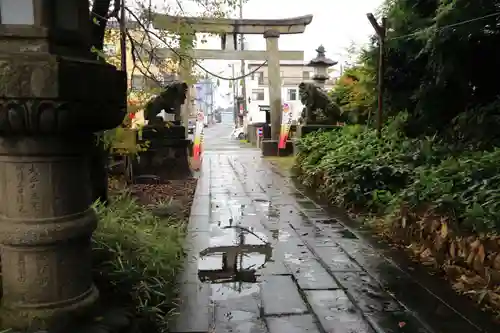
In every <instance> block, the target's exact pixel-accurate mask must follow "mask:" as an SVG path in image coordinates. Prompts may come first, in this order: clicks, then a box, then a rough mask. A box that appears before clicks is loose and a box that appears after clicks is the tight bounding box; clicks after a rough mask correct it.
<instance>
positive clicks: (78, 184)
mask: <svg viewBox="0 0 500 333" xmlns="http://www.w3.org/2000/svg"><path fill="white" fill-rule="evenodd" d="M0 60H1V61H0V62H1V63H2V64H4V65H2V67H1V74H2V80H4V82H5V83H4V84H2V85H1V87H0V96H3V97H1V98H0V250H1V263H2V280H3V281H2V291H3V296H2V308H1V309H0V315H1V317H2V326H3V327H6V328H14V329H20V330H23V331H33V330H35V329H47V328H48V329H50V328H52V327H54V326H60V325H61V324H64V323H69V322H70V321H71V320H72V318H74V317H75V316H79V315H81V314H83V313H85V312H86V311H87V310H89V308H90V307H91V306H92V305H93V304H94V302H95V301H96V300H97V298H98V291H97V289H96V288H95V287H94V284H93V282H92V276H91V236H92V232H93V231H94V229H95V228H96V226H97V217H96V215H95V212H94V210H93V209H92V208H91V204H92V194H91V187H90V186H91V182H90V172H89V167H90V163H89V155H90V152H91V150H92V149H93V148H94V147H95V140H94V135H93V133H94V132H96V131H100V130H104V129H109V128H112V127H115V126H116V125H118V124H119V123H120V122H121V121H122V120H123V118H124V116H125V105H126V95H125V92H126V78H125V76H124V75H123V73H121V72H117V71H116V69H115V68H114V67H112V66H109V65H104V64H100V63H98V62H95V61H92V60H89V59H87V60H86V61H83V62H80V61H78V60H75V59H74V58H65V57H61V56H54V55H50V54H48V53H38V54H36V55H31V54H25V55H23V57H14V56H12V55H8V54H3V55H0ZM76 78H78V79H76ZM5 96H9V97H5Z"/></svg>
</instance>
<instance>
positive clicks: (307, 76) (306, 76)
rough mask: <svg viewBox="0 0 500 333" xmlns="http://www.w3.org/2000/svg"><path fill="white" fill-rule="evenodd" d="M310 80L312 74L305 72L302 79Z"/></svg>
mask: <svg viewBox="0 0 500 333" xmlns="http://www.w3.org/2000/svg"><path fill="white" fill-rule="evenodd" d="M309 78H310V73H309V72H308V71H303V72H302V79H303V80H309Z"/></svg>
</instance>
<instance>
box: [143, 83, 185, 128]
mask: <svg viewBox="0 0 500 333" xmlns="http://www.w3.org/2000/svg"><path fill="white" fill-rule="evenodd" d="M187 90H188V85H187V84H186V83H185V82H180V81H174V82H171V83H169V84H167V86H166V87H165V89H164V90H163V91H162V92H161V93H160V94H159V95H158V96H156V97H154V98H153V99H151V100H150V101H149V102H148V103H147V104H146V107H145V108H144V119H146V120H147V121H148V122H149V123H156V122H158V121H160V120H162V119H161V118H160V117H158V114H159V113H161V111H162V110H165V112H166V113H170V114H174V115H175V120H180V113H181V105H182V104H184V101H185V100H186V95H187ZM162 121H163V120H162Z"/></svg>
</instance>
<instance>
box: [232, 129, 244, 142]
mask: <svg viewBox="0 0 500 333" xmlns="http://www.w3.org/2000/svg"><path fill="white" fill-rule="evenodd" d="M231 138H233V139H238V140H243V139H245V131H244V129H243V127H237V128H235V129H234V130H233V131H232V132H231Z"/></svg>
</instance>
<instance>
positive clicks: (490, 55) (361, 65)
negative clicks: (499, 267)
mask: <svg viewBox="0 0 500 333" xmlns="http://www.w3.org/2000/svg"><path fill="white" fill-rule="evenodd" d="M381 15H384V16H386V17H387V24H388V32H387V42H386V46H387V48H386V50H385V57H384V64H385V71H384V77H383V78H384V84H385V87H386V90H385V94H384V110H383V111H384V117H385V120H388V122H387V124H386V126H384V128H383V138H382V139H378V138H377V137H376V133H375V131H374V130H373V129H371V128H370V126H364V124H367V123H368V125H370V123H371V121H370V116H369V115H370V114H374V111H375V110H376V97H377V96H376V95H377V94H376V85H375V83H376V78H377V65H378V64H377V62H378V56H379V43H378V40H377V38H375V36H372V37H371V40H370V44H369V46H368V47H366V48H365V49H364V50H363V51H362V52H360V54H359V59H358V62H357V63H356V64H355V65H354V66H352V67H351V68H349V69H348V70H346V71H345V72H344V73H343V75H342V76H341V77H340V78H339V80H338V82H337V84H336V86H335V87H334V89H333V90H332V91H331V92H330V94H331V96H332V97H333V98H334V99H335V101H336V102H337V103H338V104H339V105H340V106H341V107H342V109H343V110H344V111H345V112H349V113H350V117H349V118H350V119H351V125H348V126H346V127H344V128H343V129H342V130H339V131H336V132H333V133H315V134H311V135H310V136H308V137H305V138H303V139H302V140H301V141H300V143H299V146H300V147H301V152H300V154H299V155H298V159H297V166H298V170H299V171H300V178H301V180H302V182H304V183H305V184H306V185H309V186H311V187H312V188H316V189H318V191H319V192H321V193H322V194H323V195H325V196H327V197H328V198H329V199H330V200H331V201H332V202H333V203H335V204H337V205H342V206H346V207H348V208H356V209H363V210H367V211H370V212H372V213H376V214H390V213H394V212H397V211H399V210H400V209H401V207H402V206H405V207H410V210H413V211H414V212H419V211H421V208H422V206H423V207H425V209H430V210H433V211H435V212H438V213H439V214H442V215H444V216H447V217H448V218H450V220H453V221H454V222H456V224H457V225H458V226H460V228H461V229H463V230H468V231H471V230H472V231H484V230H497V231H498V230H500V216H499V215H498V214H497V213H496V211H498V209H497V206H498V204H499V202H500V201H499V198H500V194H499V193H500V192H499V191H498V180H497V179H498V174H499V172H500V169H499V167H498V166H499V165H500V157H499V156H500V155H498V147H499V146H500V135H499V134H497V133H500V132H499V131H498V130H497V129H498V128H499V126H500V112H499V110H500V100H499V96H500V85H498V84H496V83H495V82H494V81H493V80H491V79H490V76H491V75H492V74H493V73H497V72H500V61H499V59H500V0H477V1H468V0H387V1H386V2H385V3H384V5H383V7H382V8H381ZM373 118H374V117H371V119H373Z"/></svg>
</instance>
